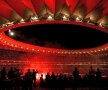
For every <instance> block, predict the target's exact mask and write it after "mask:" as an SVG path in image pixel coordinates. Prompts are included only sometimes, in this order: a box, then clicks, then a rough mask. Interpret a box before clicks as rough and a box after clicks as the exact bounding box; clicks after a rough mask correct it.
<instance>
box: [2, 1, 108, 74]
mask: <svg viewBox="0 0 108 90" xmlns="http://www.w3.org/2000/svg"><path fill="white" fill-rule="evenodd" d="M0 8H1V10H0V68H2V67H8V68H9V67H16V68H20V69H23V71H25V70H27V69H28V68H30V69H33V68H34V69H37V70H38V71H39V73H46V72H56V73H71V72H72V71H73V69H74V67H78V69H79V70H80V73H81V74H82V75H83V74H85V73H86V72H87V71H88V70H89V68H90V66H93V67H94V68H100V69H101V70H102V72H103V75H108V0H0ZM43 29H44V30H43ZM61 29H63V31H62V30H61ZM64 29H65V30H64ZM73 29H74V30H73ZM39 30H40V32H39ZM54 30H55V31H54ZM70 30H71V31H72V32H71V31H70ZM23 31H24V32H23ZM76 31H78V32H79V33H78V32H76ZM27 32H28V33H27ZM31 32H32V33H31ZM42 32H43V33H42ZM48 32H49V33H48ZM67 32H68V33H67ZM90 32H92V33H90ZM33 33H35V34H33ZM36 33H38V34H36ZM57 33H59V34H57ZM69 33H70V34H69ZM80 33H81V35H80ZM84 33H85V34H84ZM98 33H99V34H98ZM100 33H101V34H103V35H101V34H100ZM24 34H26V35H24ZM40 34H41V35H40ZM74 34H75V35H74ZM86 34H87V35H86ZM89 34H91V35H89ZM32 35H34V36H33V37H32ZM57 35H58V36H57ZM49 36H50V37H49ZM84 36H85V37H84ZM87 36H89V40H87V39H88V38H87ZM30 37H31V39H30ZM42 37H44V38H46V37H47V39H44V38H42ZM54 37H56V38H54ZM95 37H97V39H96V38H95ZM34 38H37V39H34ZM49 38H50V39H49ZM58 38H59V39H60V40H59V39H58ZM78 38H79V39H78ZM80 38H82V39H80ZM55 39H57V40H55ZM65 39H66V40H65ZM95 39H96V40H95ZM31 40H32V41H33V42H32V41H31ZM34 40H35V43H34ZM41 40H42V41H41ZM51 40H52V41H51ZM83 40H84V41H83ZM63 41H64V42H63ZM77 41H79V42H77ZM66 43H68V44H67V45H66ZM74 43H75V44H74ZM82 43H83V44H82ZM94 43H95V44H96V45H95V44H94ZM61 44H62V45H61Z"/></svg>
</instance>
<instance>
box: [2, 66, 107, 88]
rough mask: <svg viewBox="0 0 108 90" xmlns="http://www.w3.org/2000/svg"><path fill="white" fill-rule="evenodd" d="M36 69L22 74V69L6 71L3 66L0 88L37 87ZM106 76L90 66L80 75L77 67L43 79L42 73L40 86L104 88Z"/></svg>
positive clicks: (48, 75)
mask: <svg viewBox="0 0 108 90" xmlns="http://www.w3.org/2000/svg"><path fill="white" fill-rule="evenodd" d="M37 73H38V71H37V70H35V69H33V70H32V71H31V70H30V69H28V70H27V72H26V73H25V74H23V72H22V70H19V69H17V68H14V69H13V68H10V70H9V71H6V68H5V67H3V68H2V69H1V71H0V90H32V88H36V87H37V82H36V79H37V78H36V74H37ZM107 83H108V77H105V78H103V77H102V74H101V71H100V69H99V68H97V70H94V69H93V68H92V66H91V67H90V70H89V73H87V74H86V75H84V76H83V77H82V76H80V73H79V70H78V68H77V67H75V69H74V70H73V71H72V74H68V75H67V74H63V73H59V74H58V73H57V74H55V73H54V72H52V74H49V73H47V74H46V76H45V79H44V78H43V74H41V76H40V84H39V86H40V87H43V88H55V89H57V90H61V89H62V90H63V89H64V88H73V89H75V90H76V89H77V88H81V87H83V88H85V87H87V88H104V90H106V89H108V87H107Z"/></svg>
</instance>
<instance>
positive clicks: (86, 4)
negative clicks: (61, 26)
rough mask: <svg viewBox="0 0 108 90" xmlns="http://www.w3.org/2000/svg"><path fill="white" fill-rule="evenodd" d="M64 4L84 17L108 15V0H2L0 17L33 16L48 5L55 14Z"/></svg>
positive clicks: (17, 18)
mask: <svg viewBox="0 0 108 90" xmlns="http://www.w3.org/2000/svg"><path fill="white" fill-rule="evenodd" d="M64 4H65V5H66V6H67V8H68V10H69V13H70V14H73V15H77V16H82V17H83V18H86V17H87V16H89V17H90V18H92V17H93V15H96V14H98V15H97V16H98V17H97V19H93V20H96V21H98V20H99V19H102V18H103V17H105V16H107V17H108V0H0V8H1V10H0V18H3V19H2V20H4V19H6V20H9V21H14V20H19V19H21V18H28V17H32V16H35V15H39V13H40V12H41V11H42V9H43V7H44V9H45V8H46V7H47V8H48V9H50V11H51V12H52V13H53V14H55V13H57V12H58V11H59V10H61V9H62V10H63V9H65V6H64ZM62 10H61V11H62ZM81 12H83V13H81ZM95 18H96V17H95ZM0 20H1V19H0ZM107 21H108V20H107ZM3 23H4V22H3ZM106 23H107V24H108V22H106ZM1 24H2V23H1Z"/></svg>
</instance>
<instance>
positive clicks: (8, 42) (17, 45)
mask: <svg viewBox="0 0 108 90" xmlns="http://www.w3.org/2000/svg"><path fill="white" fill-rule="evenodd" d="M38 24H73V25H80V26H85V27H89V28H93V29H96V30H100V31H103V32H106V33H108V29H106V28H103V27H99V26H96V25H92V24H89V23H84V22H75V21H62V20H61V21H57V20H52V21H48V20H46V21H44V20H43V21H36V22H25V23H20V24H15V25H12V26H8V27H5V28H2V29H1V30H0V42H1V44H2V45H4V48H5V49H10V50H16V51H24V52H34V53H41V54H42V53H44V54H54V55H79V54H89V53H97V52H103V51H107V50H108V43H106V44H104V45H102V46H98V47H96V48H89V49H78V50H63V49H53V48H45V47H40V46H35V45H30V44H26V43H23V42H20V41H16V40H14V39H11V38H9V37H8V36H6V35H5V33H4V32H5V31H7V30H9V29H10V30H11V29H14V28H18V27H22V26H28V25H38Z"/></svg>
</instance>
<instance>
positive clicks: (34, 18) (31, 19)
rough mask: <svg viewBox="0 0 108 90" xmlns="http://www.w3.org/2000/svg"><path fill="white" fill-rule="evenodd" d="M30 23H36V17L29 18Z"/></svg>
mask: <svg viewBox="0 0 108 90" xmlns="http://www.w3.org/2000/svg"><path fill="white" fill-rule="evenodd" d="M30 21H31V22H33V21H38V17H36V16H34V17H31V18H30Z"/></svg>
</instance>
